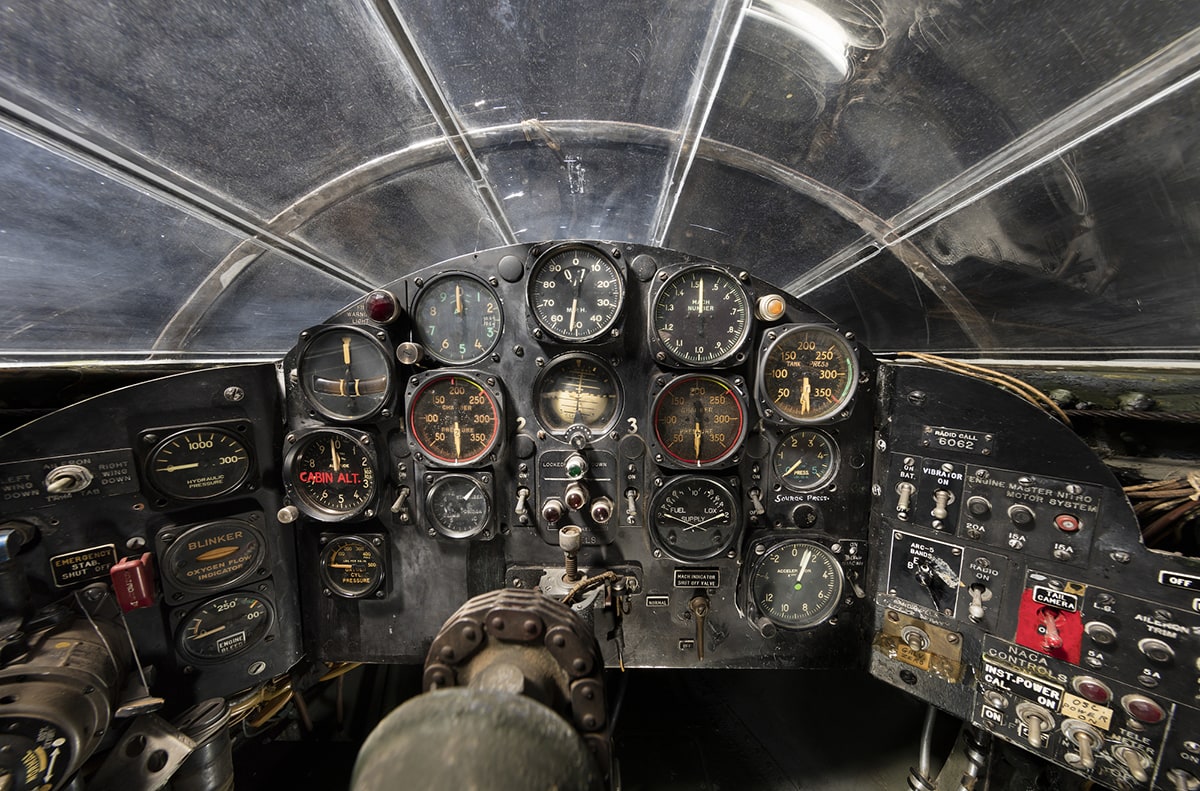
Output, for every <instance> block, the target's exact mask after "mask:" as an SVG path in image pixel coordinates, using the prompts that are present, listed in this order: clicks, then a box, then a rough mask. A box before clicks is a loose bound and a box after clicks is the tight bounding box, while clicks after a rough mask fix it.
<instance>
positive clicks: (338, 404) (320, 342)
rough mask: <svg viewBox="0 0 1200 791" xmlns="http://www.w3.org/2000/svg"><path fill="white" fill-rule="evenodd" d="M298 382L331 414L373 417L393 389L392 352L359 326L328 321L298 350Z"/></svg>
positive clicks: (338, 417) (347, 417) (320, 408)
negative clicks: (334, 325) (335, 325)
mask: <svg viewBox="0 0 1200 791" xmlns="http://www.w3.org/2000/svg"><path fill="white" fill-rule="evenodd" d="M297 370H298V375H299V377H300V387H301V389H302V390H303V391H304V397H305V398H306V399H308V402H309V403H310V404H311V405H312V406H313V408H314V409H316V410H317V411H318V412H320V413H321V414H322V415H324V416H325V417H327V418H330V419H332V420H365V419H366V418H370V417H373V416H374V415H375V414H376V413H377V412H379V410H380V409H382V408H383V406H384V404H385V403H386V402H387V400H388V396H389V395H390V394H391V391H392V361H391V355H389V354H388V352H387V350H386V349H384V348H383V345H382V344H381V343H379V341H377V340H376V339H375V338H374V337H373V336H372V335H370V334H369V333H367V332H365V331H364V330H362V329H360V328H358V327H349V326H347V327H330V328H328V329H324V330H321V331H319V332H317V333H316V334H314V335H313V336H312V337H311V338H310V339H309V340H308V342H307V343H305V344H304V349H303V350H302V351H301V352H300V361H299V364H298V366H297Z"/></svg>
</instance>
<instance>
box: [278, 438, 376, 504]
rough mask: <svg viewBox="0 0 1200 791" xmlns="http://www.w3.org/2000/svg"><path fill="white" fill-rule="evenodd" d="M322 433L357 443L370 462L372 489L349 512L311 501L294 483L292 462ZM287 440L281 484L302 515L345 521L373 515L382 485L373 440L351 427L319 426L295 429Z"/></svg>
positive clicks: (293, 463) (294, 470) (302, 489)
mask: <svg viewBox="0 0 1200 791" xmlns="http://www.w3.org/2000/svg"><path fill="white" fill-rule="evenodd" d="M322 435H329V436H336V437H339V438H341V439H342V440H344V441H347V442H350V443H352V444H353V445H356V446H357V447H358V449H359V451H361V452H362V453H363V454H364V456H365V457H366V459H367V461H368V462H370V465H371V480H372V486H371V492H370V495H369V496H368V497H367V498H366V499H365V500H364V501H363V502H361V503H359V504H358V505H357V506H355V507H354V508H353V509H351V510H349V511H337V510H334V509H331V508H328V507H326V506H323V505H321V504H320V503H319V502H316V501H314V500H311V499H310V498H309V497H308V495H307V493H306V492H305V490H304V488H303V487H302V486H299V485H297V483H296V480H295V473H296V469H295V462H296V458H297V457H298V456H299V455H300V452H301V451H302V450H304V449H305V448H306V447H308V445H309V444H310V443H311V442H313V441H315V440H316V439H317V438H319V437H321V436H322ZM287 441H288V443H289V445H290V447H289V448H288V449H287V452H286V453H285V454H284V456H283V485H284V489H285V490H286V491H287V494H288V497H289V498H290V499H291V500H292V502H293V503H295V505H296V507H297V508H299V509H300V510H301V511H302V512H303V513H304V514H305V515H307V516H310V517H312V518H313V519H316V520H318V521H321V522H347V521H350V520H352V519H358V518H360V517H363V518H366V517H371V516H374V515H375V509H374V507H373V505H374V503H375V501H376V500H377V499H378V497H379V487H380V485H381V480H380V469H379V457H378V455H377V454H376V453H375V450H374V447H375V442H374V440H373V439H372V438H371V436H370V435H369V434H366V433H364V432H361V431H357V432H356V431H354V430H352V429H342V428H318V429H313V430H311V431H305V432H296V433H295V434H290V435H288V438H287Z"/></svg>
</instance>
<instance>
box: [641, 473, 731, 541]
mask: <svg viewBox="0 0 1200 791" xmlns="http://www.w3.org/2000/svg"><path fill="white" fill-rule="evenodd" d="M739 514H740V509H739V508H738V501H737V497H735V496H734V494H733V492H732V491H731V490H730V488H729V487H728V486H726V485H725V484H724V483H722V482H721V481H719V480H717V479H716V478H710V477H708V476H705V475H683V476H680V477H678V478H672V479H670V480H668V481H667V482H666V483H665V484H663V487H662V488H661V489H659V490H658V491H657V492H655V493H654V499H653V500H651V502H650V529H651V531H653V533H654V538H655V541H656V542H657V543H658V545H659V546H661V547H662V549H663V550H664V551H665V552H666V553H667V554H669V555H671V556H672V557H674V558H675V559H677V560H681V561H684V562H685V563H686V562H691V561H697V560H707V559H708V558H712V557H715V556H717V555H719V554H721V553H722V552H724V551H725V550H727V549H729V547H730V546H731V545H732V544H733V540H734V538H735V537H736V536H737V530H738V525H739V521H740V516H739Z"/></svg>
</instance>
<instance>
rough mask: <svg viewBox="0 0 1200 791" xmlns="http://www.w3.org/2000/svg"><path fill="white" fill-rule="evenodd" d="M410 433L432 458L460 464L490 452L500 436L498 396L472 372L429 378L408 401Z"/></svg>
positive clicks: (454, 465)
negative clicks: (470, 374)
mask: <svg viewBox="0 0 1200 791" xmlns="http://www.w3.org/2000/svg"><path fill="white" fill-rule="evenodd" d="M408 427H409V432H410V436H411V437H412V439H413V440H414V441H415V442H416V444H417V446H418V447H419V449H420V450H421V452H423V453H424V454H425V455H426V456H427V457H428V458H429V459H430V460H431V461H433V462H435V463H438V464H444V465H447V466H452V467H457V466H463V465H467V464H472V463H474V462H477V461H479V460H480V459H482V458H484V457H485V456H487V455H488V454H489V453H491V452H492V450H493V449H494V448H495V447H496V444H497V443H498V442H499V440H500V407H499V405H498V404H497V403H496V398H495V397H494V396H493V395H492V393H491V392H490V391H489V390H488V389H487V388H485V387H484V386H483V385H482V384H480V383H479V382H478V381H476V380H475V379H474V378H473V377H471V376H466V375H463V374H458V373H455V374H440V375H437V376H434V377H433V378H431V379H427V380H426V381H425V382H423V383H422V384H421V385H420V386H419V387H418V388H417V390H416V392H415V393H414V395H413V396H412V398H411V399H410V400H409V405H408Z"/></svg>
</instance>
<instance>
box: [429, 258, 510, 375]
mask: <svg viewBox="0 0 1200 791" xmlns="http://www.w3.org/2000/svg"><path fill="white" fill-rule="evenodd" d="M412 319H413V333H414V334H415V335H416V337H417V341H418V342H420V344H421V345H422V346H424V347H425V350H426V351H427V352H429V354H430V355H431V356H432V357H433V358H434V359H436V360H440V361H441V362H444V363H450V364H452V365H453V364H460V363H472V362H475V361H476V360H481V359H483V358H484V357H486V356H487V355H488V354H490V353H491V351H492V349H494V348H496V344H497V343H499V342H500V330H501V329H502V328H503V327H504V314H503V313H502V312H501V310H500V299H499V297H497V296H496V292H495V291H493V290H492V288H491V286H489V285H487V284H486V283H484V282H483V281H482V280H479V279H478V278H476V277H473V276H472V275H467V274H459V273H454V274H448V275H442V276H440V277H437V278H434V279H433V280H431V281H429V282H428V283H427V284H425V286H424V287H423V288H422V289H421V293H420V294H418V295H417V300H416V302H415V303H413V309H412Z"/></svg>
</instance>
